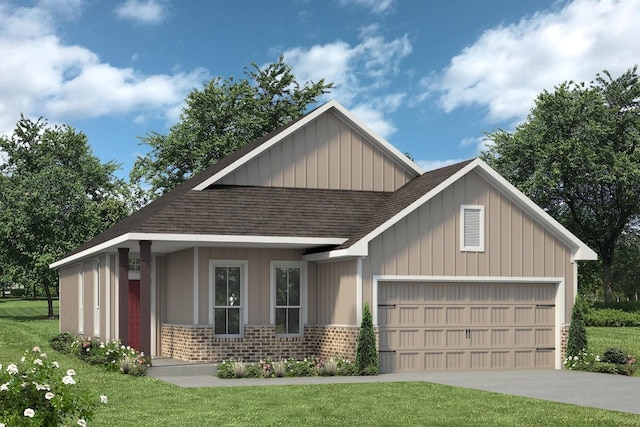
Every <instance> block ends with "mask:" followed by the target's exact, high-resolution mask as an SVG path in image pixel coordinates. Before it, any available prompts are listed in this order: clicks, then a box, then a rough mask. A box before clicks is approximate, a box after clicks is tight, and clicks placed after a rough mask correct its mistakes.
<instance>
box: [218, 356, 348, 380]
mask: <svg viewBox="0 0 640 427" xmlns="http://www.w3.org/2000/svg"><path fill="white" fill-rule="evenodd" d="M318 375H324V376H330V375H342V376H347V375H356V368H355V365H354V364H353V363H351V362H349V361H348V360H346V359H343V358H341V357H332V358H331V359H329V360H326V361H325V360H322V359H320V358H318V357H316V356H310V357H306V358H304V359H303V360H296V359H293V358H289V359H285V360H277V361H276V360H273V359H266V360H261V361H260V362H257V363H244V362H242V361H237V360H234V359H228V360H224V361H222V362H221V363H218V377H219V378H276V377H278V378H279V377H312V376H318Z"/></svg>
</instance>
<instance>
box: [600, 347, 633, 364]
mask: <svg viewBox="0 0 640 427" xmlns="http://www.w3.org/2000/svg"><path fill="white" fill-rule="evenodd" d="M602 361H603V362H606V363H613V364H614V365H622V364H625V363H627V352H626V351H624V350H620V349H619V348H610V349H607V351H605V352H604V353H603V354H602Z"/></svg>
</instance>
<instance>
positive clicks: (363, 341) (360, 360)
mask: <svg viewBox="0 0 640 427" xmlns="http://www.w3.org/2000/svg"><path fill="white" fill-rule="evenodd" d="M356 367H357V369H358V373H359V374H360V375H378V374H379V373H380V364H379V361H378V349H377V348H376V334H375V332H374V331H373V319H372V317H371V310H369V304H368V303H367V304H365V305H364V310H363V311H362V324H361V326H360V332H359V334H358V346H357V348H356Z"/></svg>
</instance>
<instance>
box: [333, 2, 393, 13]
mask: <svg viewBox="0 0 640 427" xmlns="http://www.w3.org/2000/svg"><path fill="white" fill-rule="evenodd" d="M340 3H342V4H343V5H346V4H355V5H357V6H362V7H364V8H366V9H369V11H371V12H372V13H385V12H389V11H391V9H393V6H394V0H340Z"/></svg>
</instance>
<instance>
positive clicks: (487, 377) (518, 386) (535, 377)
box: [157, 369, 640, 414]
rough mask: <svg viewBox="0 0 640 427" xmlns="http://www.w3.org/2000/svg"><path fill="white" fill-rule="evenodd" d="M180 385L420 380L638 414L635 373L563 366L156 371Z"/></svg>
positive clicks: (638, 388) (639, 401)
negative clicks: (247, 373) (222, 375)
mask: <svg viewBox="0 0 640 427" xmlns="http://www.w3.org/2000/svg"><path fill="white" fill-rule="evenodd" d="M157 378H158V379H160V380H163V381H166V382H169V383H172V384H175V385H178V386H181V387H233V386H268V385H274V386H275V385H294V384H338V383H342V384H345V383H372V382H401V381H425V382H430V383H437V384H446V385H451V386H456V387H465V388H471V389H477V390H485V391H492V392H496V393H504V394H511V395H514V396H523V397H532V398H535V399H543V400H550V401H554V402H561V403H570V404H574V405H580V406H590V407H593V408H601V409H610V410H613V411H621V412H630V413H634V414H640V378H638V377H627V376H622V375H607V374H594V373H590V372H579V371H566V370H550V369H549V370H542V369H538V370H533V369H531V370H508V371H497V370H496V371H454V372H419V373H416V372H413V373H409V374H382V375H379V376H376V377H302V378H271V379H234V380H223V379H219V378H217V377H214V376H212V375H190V376H184V375H180V376H177V375H176V376H157Z"/></svg>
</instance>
